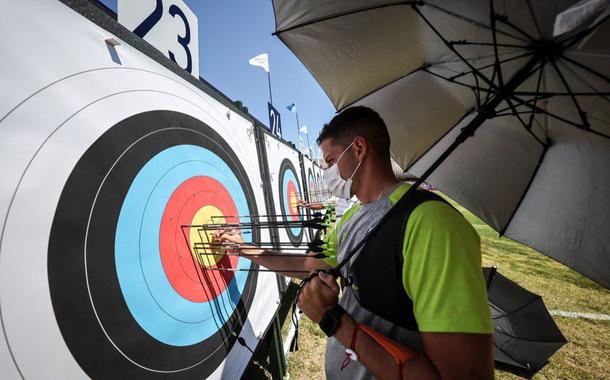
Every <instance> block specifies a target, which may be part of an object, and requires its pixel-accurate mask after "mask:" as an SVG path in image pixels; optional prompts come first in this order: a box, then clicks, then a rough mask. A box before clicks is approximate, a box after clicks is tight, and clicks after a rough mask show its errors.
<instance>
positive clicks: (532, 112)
mask: <svg viewBox="0 0 610 380" xmlns="http://www.w3.org/2000/svg"><path fill="white" fill-rule="evenodd" d="M528 3H529V1H528ZM530 7H531V5H530ZM544 63H545V62H544V61H542V66H541V67H540V73H538V81H537V83H536V94H535V95H534V107H536V103H537V102H538V93H539V91H540V84H541V83H542V74H543V72H544ZM534 114H535V110H534V108H532V110H531V113H530V118H529V122H528V125H529V127H530V129H531V128H532V124H533V123H534ZM547 137H548V136H547Z"/></svg>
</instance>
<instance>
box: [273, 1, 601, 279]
mask: <svg viewBox="0 0 610 380" xmlns="http://www.w3.org/2000/svg"><path fill="white" fill-rule="evenodd" d="M273 6H274V10H275V16H276V32H275V35H276V36H277V37H279V38H280V39H281V40H282V41H283V42H284V44H285V45H286V46H287V47H288V48H290V49H291V50H292V51H293V52H294V53H295V54H296V56H297V57H298V58H299V59H300V60H301V62H302V63H303V64H304V65H305V66H306V67H307V69H308V70H309V71H310V72H311V73H312V74H313V76H314V77H315V79H316V80H317V81H318V83H319V84H320V86H321V87H322V88H323V89H324V91H325V92H326V94H327V95H328V96H329V98H330V100H331V101H332V103H333V104H334V106H335V107H336V108H337V110H339V111H340V110H342V109H345V108H347V107H349V106H351V105H366V106H369V107H371V108H373V109H375V110H376V111H378V112H379V113H380V114H381V116H382V117H383V118H384V120H385V122H386V124H387V125H388V129H389V133H390V137H391V141H392V146H391V150H392V156H393V158H394V159H395V160H396V161H397V162H398V163H399V164H400V165H401V167H402V168H403V169H404V170H405V171H408V172H410V173H412V174H414V175H416V176H418V177H419V178H420V181H419V182H421V181H423V180H426V182H427V183H429V184H431V185H433V186H434V187H435V188H438V189H439V190H441V191H443V192H444V193H445V194H447V195H448V196H450V197H452V198H453V199H454V200H456V201H457V202H459V203H460V204H462V205H463V206H464V207H466V208H467V209H469V210H470V211H472V212H473V213H474V214H476V215H477V216H479V217H480V218H481V219H482V220H484V221H485V222H486V223H487V224H489V225H490V226H492V227H493V228H494V229H495V230H496V231H498V232H499V233H500V235H504V236H506V237H509V238H511V239H513V240H516V241H519V242H521V243H524V244H526V245H528V246H530V247H533V248H535V249H536V250H538V251H540V252H542V253H544V254H546V255H548V256H550V257H552V258H554V259H556V260H558V261H560V262H562V263H564V264H566V265H567V266H569V267H571V268H573V269H575V270H576V271H578V272H580V273H582V274H584V275H586V276H588V277H589V278H592V279H594V280H596V281H598V282H599V283H601V284H603V285H604V286H606V287H610V271H608V268H610V233H608V226H609V225H610V191H609V190H608V189H610V97H609V95H610V80H609V76H610V59H609V57H610V46H609V45H610V43H609V36H610V22H608V18H609V11H608V2H607V1H606V0H586V1H583V2H578V3H576V2H575V1H550V0H510V1H509V0H505V1H493V0H492V1H483V0H464V1H450V0H426V1H387V0H386V1H380V0H377V1H374V0H353V1H325V2H320V1H317V0H301V1H291V0H274V1H273Z"/></svg>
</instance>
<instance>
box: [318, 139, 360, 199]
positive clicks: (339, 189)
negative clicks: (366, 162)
mask: <svg viewBox="0 0 610 380" xmlns="http://www.w3.org/2000/svg"><path fill="white" fill-rule="evenodd" d="M353 144H354V143H353V142H352V143H351V144H349V146H348V147H347V148H345V150H344V151H343V153H341V155H340V156H339V159H338V160H337V162H335V164H334V165H333V166H331V167H330V168H328V169H324V180H325V181H326V184H327V185H328V188H329V189H330V192H331V193H332V194H333V195H334V196H335V197H337V198H343V199H350V198H351V197H352V193H351V191H352V178H354V175H355V174H356V172H357V171H358V169H359V168H360V164H361V163H362V161H360V162H358V166H356V169H354V172H353V173H352V175H351V176H350V177H349V178H348V179H346V180H345V179H343V178H342V177H341V173H339V161H341V158H343V155H344V154H345V152H347V151H348V149H349V148H351V147H352V145H353Z"/></svg>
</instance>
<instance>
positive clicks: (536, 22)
mask: <svg viewBox="0 0 610 380" xmlns="http://www.w3.org/2000/svg"><path fill="white" fill-rule="evenodd" d="M527 7H528V8H529V10H530V15H531V16H532V21H534V26H536V31H537V32H538V37H540V38H542V32H541V31H540V24H538V19H537V18H536V12H534V7H533V6H532V2H531V1H530V0H527Z"/></svg>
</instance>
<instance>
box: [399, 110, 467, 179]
mask: <svg viewBox="0 0 610 380" xmlns="http://www.w3.org/2000/svg"><path fill="white" fill-rule="evenodd" d="M472 111H474V109H472V108H471V109H469V110H467V111H466V112H465V113H464V114H463V115H462V116H461V117H460V118H459V119H458V120H457V121H456V122H455V124H453V125H452V126H451V128H449V129H447V130H446V131H445V133H443V134H442V136H440V137H439V138H438V139H436V141H434V143H432V144H431V145H430V146H429V147H428V148H426V150H425V152H424V153H422V154H421V155H420V156H419V157H417V158H416V159H415V161H413V162H412V163H410V164H407V168H406V169H405V170H404V171H405V172H407V171H409V169H411V168H412V167H413V166H415V164H417V163H418V162H419V160H421V159H422V157H424V156H425V155H426V154H428V152H429V151H430V150H432V148H434V147H435V146H436V144H438V143H439V142H441V140H443V139H444V138H445V136H447V135H448V134H449V132H451V131H452V130H453V129H454V128H455V127H457V126H458V125H459V124H460V123H461V122H462V120H464V118H465V117H466V116H468V115H470V114H471V113H472Z"/></svg>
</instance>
